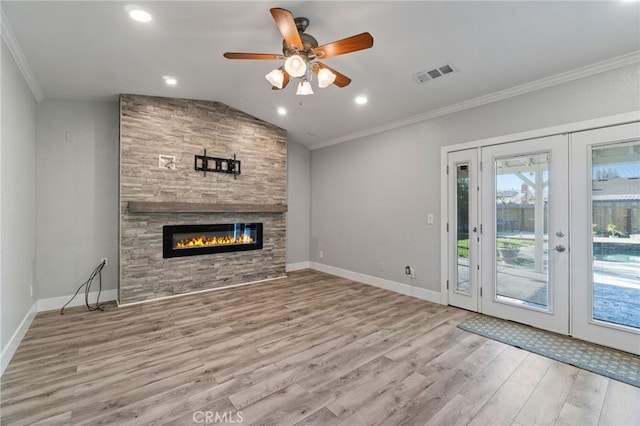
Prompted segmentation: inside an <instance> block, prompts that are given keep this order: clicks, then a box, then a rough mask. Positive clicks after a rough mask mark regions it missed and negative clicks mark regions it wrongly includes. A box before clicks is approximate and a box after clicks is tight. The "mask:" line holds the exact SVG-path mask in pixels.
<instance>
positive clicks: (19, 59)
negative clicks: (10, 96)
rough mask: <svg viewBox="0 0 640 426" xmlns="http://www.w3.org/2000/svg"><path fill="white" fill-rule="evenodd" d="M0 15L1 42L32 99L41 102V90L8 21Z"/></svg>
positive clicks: (2, 11) (3, 15)
mask: <svg viewBox="0 0 640 426" xmlns="http://www.w3.org/2000/svg"><path fill="white" fill-rule="evenodd" d="M0 14H1V15H2V18H1V19H2V22H1V25H0V27H1V28H2V40H3V41H4V43H5V44H6V45H7V48H8V49H9V52H10V53H11V56H13V59H14V60H15V62H16V65H17V66H18V69H19V70H20V72H21V73H22V77H24V80H25V81H26V82H27V85H28V86H29V89H31V93H32V94H33V97H34V98H35V99H36V101H37V102H42V100H43V99H44V97H43V95H42V90H41V89H40V85H39V84H38V81H37V80H36V78H35V77H34V75H33V73H32V72H31V68H30V67H29V63H28V62H27V59H26V58H25V57H24V53H22V49H21V48H20V44H18V40H17V39H16V36H15V34H14V33H13V30H12V29H11V25H10V24H9V19H7V16H6V15H5V14H4V10H2V9H0Z"/></svg>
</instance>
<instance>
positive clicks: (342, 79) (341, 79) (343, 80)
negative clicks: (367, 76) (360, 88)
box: [311, 62, 351, 87]
mask: <svg viewBox="0 0 640 426" xmlns="http://www.w3.org/2000/svg"><path fill="white" fill-rule="evenodd" d="M316 64H317V65H318V66H317V67H312V68H311V69H312V70H313V72H314V73H316V74H318V73H319V72H320V70H321V69H322V68H326V69H328V70H329V71H331V72H332V73H334V74H335V75H336V79H335V81H334V82H333V84H335V85H336V86H338V87H345V86H348V85H349V83H351V79H350V78H349V77H347V76H346V75H344V74H340V73H339V72H338V71H336V70H334V69H333V68H331V67H328V66H326V65H325V64H323V63H322V62H316Z"/></svg>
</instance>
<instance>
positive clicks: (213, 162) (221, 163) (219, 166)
mask: <svg viewBox="0 0 640 426" xmlns="http://www.w3.org/2000/svg"><path fill="white" fill-rule="evenodd" d="M194 169H195V170H197V171H199V172H204V176H206V175H207V172H216V173H228V174H232V175H233V178H234V179H238V175H239V174H240V160H236V154H233V158H218V157H207V150H206V149H205V150H204V155H196V156H195V162H194Z"/></svg>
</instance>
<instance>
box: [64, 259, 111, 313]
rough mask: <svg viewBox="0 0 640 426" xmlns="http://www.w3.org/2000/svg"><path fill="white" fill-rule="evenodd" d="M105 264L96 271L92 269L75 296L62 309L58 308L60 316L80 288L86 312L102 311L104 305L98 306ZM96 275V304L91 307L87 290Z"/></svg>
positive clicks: (73, 297)
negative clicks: (82, 291)
mask: <svg viewBox="0 0 640 426" xmlns="http://www.w3.org/2000/svg"><path fill="white" fill-rule="evenodd" d="M106 264H107V262H106V261H105V260H103V261H102V262H101V263H100V264H99V265H98V266H96V269H94V270H93V272H92V273H91V275H89V279H87V280H86V281H85V282H84V283H82V285H81V286H80V287H78V289H77V290H76V292H75V294H74V295H73V296H72V297H71V299H69V301H68V302H67V303H65V304H64V306H63V307H62V308H60V315H62V314H64V308H66V307H67V305H68V304H69V303H71V301H72V300H73V299H75V298H76V296H77V295H78V293H80V290H81V289H82V287H84V303H85V305H87V310H88V311H90V312H91V311H103V310H104V305H101V304H100V293H102V269H103V268H104V267H105V265H106ZM96 275H97V276H98V297H97V298H96V304H95V305H94V306H91V305H90V304H89V289H90V288H91V284H92V283H93V280H94V278H95V277H96Z"/></svg>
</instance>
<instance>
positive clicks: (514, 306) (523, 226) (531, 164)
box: [480, 136, 569, 334]
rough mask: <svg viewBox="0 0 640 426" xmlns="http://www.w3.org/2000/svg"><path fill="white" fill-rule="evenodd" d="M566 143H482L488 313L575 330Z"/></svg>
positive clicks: (485, 306) (484, 299)
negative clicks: (571, 323)
mask: <svg viewBox="0 0 640 426" xmlns="http://www.w3.org/2000/svg"><path fill="white" fill-rule="evenodd" d="M568 153H569V149H568V143H567V138H566V136H551V137H547V138H540V139H535V140H528V141H522V142H512V143H508V144H503V145H499V146H490V147H486V148H482V167H483V170H482V173H481V175H482V178H481V179H482V208H481V215H482V227H483V229H482V239H481V245H480V249H481V252H482V256H483V260H482V265H481V267H480V270H481V282H482V287H483V295H482V298H481V305H480V306H481V311H482V312H483V313H486V314H489V315H492V316H496V317H500V318H505V319H509V320H514V321H518V322H523V323H526V324H530V325H533V326H535V327H538V328H542V329H545V330H550V331H555V332H557V333H563V334H569V253H568V250H567V245H568V233H569V218H568V208H569V202H568V198H567V193H568V190H569V183H568V171H567V164H568Z"/></svg>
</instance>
